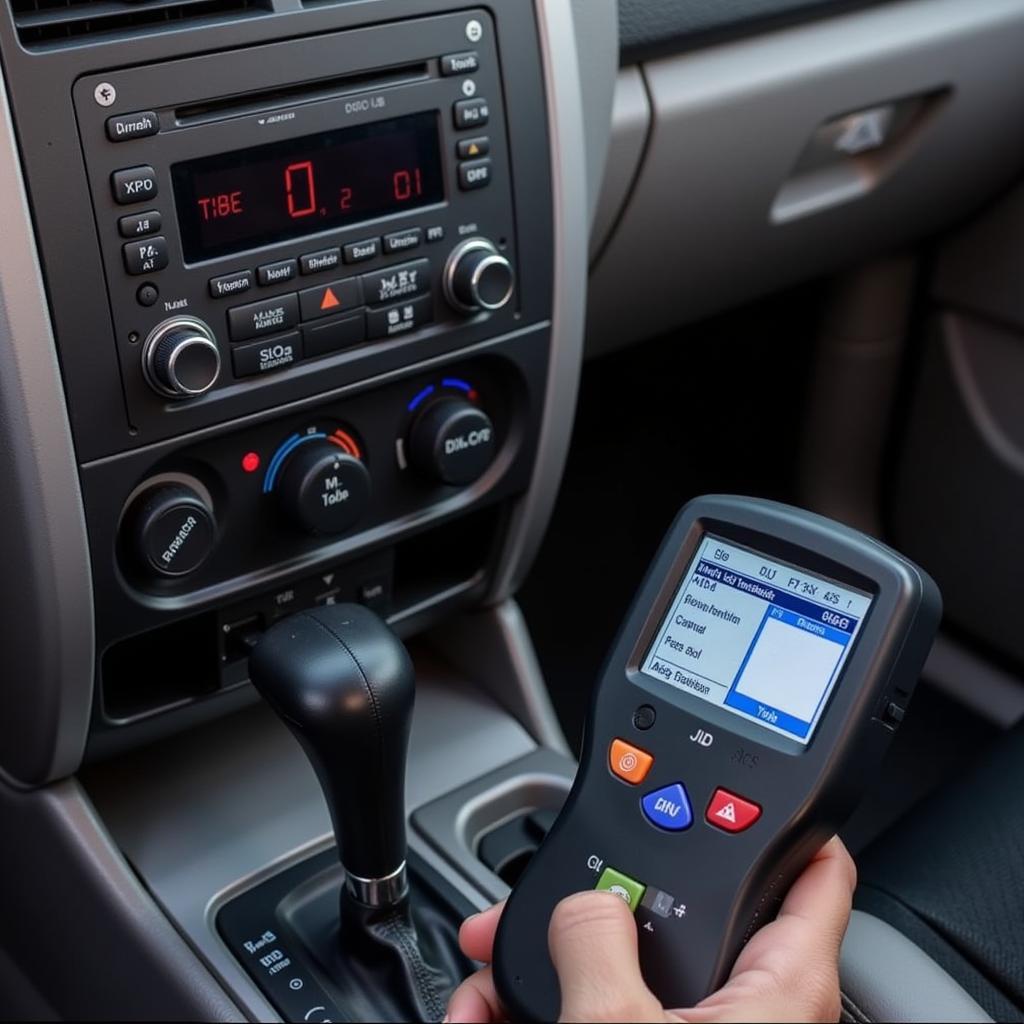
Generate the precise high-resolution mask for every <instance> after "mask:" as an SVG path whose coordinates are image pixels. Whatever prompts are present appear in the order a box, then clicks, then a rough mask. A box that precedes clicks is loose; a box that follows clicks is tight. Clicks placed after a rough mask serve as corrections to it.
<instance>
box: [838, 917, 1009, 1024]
mask: <svg viewBox="0 0 1024 1024" xmlns="http://www.w3.org/2000/svg"><path fill="white" fill-rule="evenodd" d="M839 976H840V980H841V982H842V988H843V1016H844V1018H845V1019H846V1020H854V1021H858V1022H864V1021H894V1022H903V1021H957V1022H961V1021H962V1022H984V1021H991V1020H992V1018H991V1017H989V1015H988V1014H987V1013H985V1011H984V1010H983V1009H982V1008H981V1007H980V1006H979V1005H978V1004H977V1003H976V1002H975V1001H974V1000H973V999H972V998H971V997H970V996H969V995H968V994H967V993H966V992H965V991H964V990H963V989H962V988H961V987H960V985H959V984H958V983H957V982H955V981H954V980H953V979H952V978H951V977H950V976H949V975H948V974H947V973H946V972H945V971H944V970H943V969H942V968H941V967H940V966H939V965H938V964H937V963H936V962H935V961H934V960H933V959H932V958H931V957H930V956H928V954H927V953H924V952H922V951H921V950H920V949H919V948H918V947H917V946H915V945H914V943H913V942H911V941H910V939H908V938H906V937H905V936H904V935H902V934H901V933H900V932H898V931H896V929H895V928H893V927H892V926H891V925H888V924H886V923H885V922H884V921H880V920H879V919H878V918H877V917H872V916H871V915H870V914H865V913H864V912H863V911H860V910H855V911H854V912H853V916H852V917H851V918H850V928H849V930H848V931H847V933H846V938H845V940H844V941H843V949H842V953H841V956H840V960H839Z"/></svg>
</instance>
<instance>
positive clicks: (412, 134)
mask: <svg viewBox="0 0 1024 1024" xmlns="http://www.w3.org/2000/svg"><path fill="white" fill-rule="evenodd" d="M364 8H365V9H364ZM385 8H386V10H385ZM315 13H316V17H313V12H310V14H309V15H308V16H305V17H303V18H302V19H295V20H294V22H293V31H291V32H288V33H281V32H280V31H277V32H275V31H272V25H271V22H272V21H273V20H274V19H273V17H269V16H268V19H267V20H265V21H263V22H261V21H260V19H259V18H257V17H254V18H252V19H250V20H247V21H245V22H244V24H241V25H238V26H235V27H236V28H238V29H239V30H244V31H243V32H241V35H245V34H248V35H249V36H250V38H248V39H243V38H241V35H240V34H239V32H235V33H229V32H227V31H226V28H227V26H221V25H219V24H217V23H210V24H209V25H206V24H205V23H203V27H202V28H201V30H200V25H199V23H197V24H196V26H194V27H192V29H191V31H190V32H185V33H175V32H173V31H170V30H167V29H164V30H161V31H157V30H152V31H146V32H132V33H129V32H124V33H120V34H118V33H114V32H105V31H104V32H100V31H98V29H95V27H94V29H95V30H96V31H97V34H96V35H95V37H93V36H90V35H89V34H88V33H89V32H92V31H94V29H90V28H88V27H83V25H82V24H80V23H79V22H77V21H76V22H74V24H75V25H76V26H77V28H78V29H83V36H82V38H81V39H77V37H76V42H75V44H74V45H71V44H69V43H67V41H66V40H58V41H54V40H53V39H51V38H50V37H49V36H44V35H41V34H40V33H38V32H36V33H35V34H33V33H30V32H28V30H27V29H26V27H25V24H26V23H25V22H24V20H21V21H17V20H16V22H15V24H14V26H13V30H14V32H15V33H16V34H17V36H18V38H17V42H15V41H13V40H10V41H9V43H8V45H9V47H10V55H11V71H12V72H13V73H12V74H10V76H9V77H10V81H11V92H12V105H13V108H14V112H15V117H16V127H17V130H18V133H19V137H20V140H21V144H22V148H23V154H24V161H25V165H26V168H27V170H28V172H29V173H28V175H27V178H28V181H29V182H30V183H31V194H30V195H29V200H30V202H31V208H32V211H33V214H34V218H35V223H36V231H37V238H38V244H39V249H40V255H41V261H42V266H43V269H44V273H45V280H46V285H47V289H48V294H49V309H50V315H51V317H52V323H53V328H54V336H55V343H56V350H57V352H58V355H59V360H60V367H61V371H62V378H63V388H64V392H65V397H66V402H67V408H68V412H69V416H70V428H71V434H72V438H73V444H74V452H75V458H76V461H77V464H78V474H79V482H80V486H81V498H82V504H83V511H84V517H85V523H86V528H87V536H88V555H89V562H90V565H91V594H90V599H91V602H92V605H93V607H94V613H95V629H94V650H95V656H94V657H95V662H94V664H95V675H94V682H95V685H94V688H93V700H92V705H91V715H90V718H91V725H90V730H89V741H88V751H89V755H88V756H90V757H97V756H104V755H106V754H108V753H110V752H111V751H113V750H117V749H123V748H125V747H126V746H130V745H131V744H132V743H134V742H137V741H138V739H139V738H144V737H150V736H153V735H156V734H158V733H163V732H166V731H168V730H173V729H174V728H177V727H179V726H180V725H182V724H185V723H188V722H193V721H195V720H196V719H197V718H203V717H207V716H208V715H211V714H216V713H218V712H220V711H223V710H228V709H230V708H233V707H236V706H237V705H238V703H239V702H244V701H246V700H249V699H251V693H250V691H249V689H248V687H246V686H245V685H244V684H245V682H246V674H245V658H246V656H247V655H248V653H249V650H250V649H251V647H252V645H253V643H254V642H255V640H256V639H257V638H258V636H259V635H260V634H261V633H262V632H263V631H264V630H265V629H267V628H268V626H269V625H270V624H272V623H273V622H274V621H275V620H276V618H278V617H279V616H280V615H283V614H286V613H288V612H292V611H295V610H296V609H299V608H303V607H314V606H317V605H330V604H333V603H336V602H338V601H346V600H355V601H360V602H364V603H366V604H367V605H369V606H371V607H373V608H374V609H375V610H376V611H378V612H380V613H381V614H383V615H384V616H386V617H387V618H388V619H389V620H390V621H391V623H392V624H394V625H396V626H397V627H398V628H400V629H401V630H403V631H404V632H406V633H408V632H410V631H413V630H419V629H422V628H423V627H425V626H427V625H429V624H430V623H431V622H434V621H437V620H438V618H439V617H440V616H443V615H445V614H446V613H449V612H450V611H452V610H453V609H454V608H457V607H458V606H460V605H465V604H467V603H469V602H472V601H474V600H479V599H480V598H482V597H484V596H485V595H487V594H488V593H492V592H494V591H495V589H496V587H497V586H498V584H499V581H500V580H501V579H502V577H503V573H507V571H508V569H509V566H508V564H507V556H508V555H509V553H510V552H513V551H514V550H515V549H516V547H517V544H518V541H517V539H516V537H517V535H518V534H520V533H521V531H522V523H517V522H516V517H517V515H518V513H519V512H520V511H521V510H522V509H523V506H524V499H526V498H527V496H528V493H529V491H530V487H531V482H533V481H534V480H535V476H536V473H537V471H538V467H539V466H540V465H542V464H543V463H544V462H545V459H546V458H548V455H546V454H545V448H544V445H545V444H546V445H547V450H548V452H549V453H550V452H551V451H552V449H551V441H552V439H551V438H550V437H548V438H547V439H546V440H545V439H544V438H543V437H542V434H543V432H544V429H545V426H546V425H550V422H551V421H550V415H548V417H547V418H546V415H545V413H546V410H547V412H548V413H549V414H550V411H551V407H552V406H553V405H554V404H555V403H560V404H562V405H563V406H564V403H565V402H566V400H567V401H568V403H569V410H571V403H572V399H573V392H574V387H575V376H574V371H573V372H572V374H571V375H567V373H566V370H567V369H569V367H568V366H565V365H563V366H562V367H559V366H558V365H556V364H558V363H559V362H563V361H564V358H565V352H566V341H565V340H564V338H562V337H560V336H559V335H556V334H553V320H554V317H555V315H556V310H555V275H556V271H557V267H556V214H555V209H554V205H553V203H554V194H553V190H552V175H551V167H552V155H551V143H552V134H551V126H550V123H549V120H548V111H549V108H548V105H547V100H546V92H545V84H544V78H543V74H542V65H541V60H540V50H539V48H538V25H537V23H536V21H535V19H534V14H533V11H532V10H531V8H530V7H529V6H528V5H524V4H518V3H511V2H510V3H505V4H498V5H496V6H494V7H492V8H469V9H465V10H460V11H455V12H452V11H447V10H445V9H444V8H443V6H441V5H439V4H436V3H413V4H385V3H383V2H382V0H378V2H376V3H374V4H369V5H357V4H344V3H342V4H337V5H330V4H323V5H322V6H319V7H317V8H316V12H315ZM41 18H42V16H41V15H40V16H39V17H37V18H35V19H34V20H33V19H29V26H30V27H31V26H36V25H37V22H39V21H40V20H41ZM97 24H98V25H100V24H107V23H105V22H98V23H97ZM8 28H9V29H10V26H8ZM76 30H77V29H76ZM175 36H181V37H182V38H183V39H185V40H187V44H186V45H171V41H172V39H173V38H174V37H175ZM44 68H48V69H50V77H49V78H48V79H47V85H46V86H45V88H46V90H47V93H48V94H55V93H56V90H55V89H54V84H53V83H54V78H53V75H54V74H55V73H57V74H58V75H59V73H61V72H63V73H65V74H69V73H72V72H73V77H72V80H71V81H69V82H68V88H69V98H70V104H68V103H67V100H62V101H61V104H60V105H59V106H58V107H57V108H56V109H59V110H65V111H66V113H67V118H70V119H71V120H70V121H69V120H68V119H67V118H65V119H64V120H63V123H60V122H61V118H59V117H48V116H46V115H45V113H44V110H45V107H44V105H43V103H42V102H41V97H40V96H38V95H33V89H34V88H35V87H39V88H42V87H43V86H42V78H41V77H40V75H39V72H40V71H41V70H42V69H44ZM54 98H56V97H55V96H54ZM67 129H70V130H67ZM65 130H67V131H66V134H67V135H68V137H69V138H68V139H65V137H64V134H65ZM68 141H71V142H73V143H74V146H73V147H72V146H68V145H67V142H68ZM570 344H571V345H572V346H574V347H576V346H578V339H576V340H575V341H574V342H572V343H570ZM553 346H557V349H556V350H555V354H554V355H553V354H552V353H553ZM577 351H578V350H577ZM576 360H577V365H578V354H577V357H576ZM553 375H557V376H558V377H559V380H558V382H557V383H556V385H555V390H554V391H553V390H552V384H553ZM569 410H567V411H569ZM567 411H566V412H567ZM566 412H563V413H561V414H560V415H562V416H565V415H566ZM566 423H567V420H566ZM566 440H567V434H565V432H564V428H562V427H560V436H558V437H556V438H555V448H554V454H555V456H556V459H557V458H558V452H559V451H560V450H564V444H565V442H566ZM553 482H554V481H553V480H550V481H549V483H548V486H549V487H550V486H551V484H552V483H553ZM547 500H550V499H549V498H548V499H547ZM510 531H515V532H514V533H510ZM520 539H522V538H521V537H520ZM503 560H504V561H505V563H506V564H505V565H504V566H503V564H502V562H503ZM506 579H507V577H506ZM140 666H146V668H145V670H144V671H141V672H140ZM183 713H185V714H183Z"/></svg>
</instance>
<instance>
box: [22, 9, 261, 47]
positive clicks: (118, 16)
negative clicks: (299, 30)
mask: <svg viewBox="0 0 1024 1024" xmlns="http://www.w3.org/2000/svg"><path fill="white" fill-rule="evenodd" d="M10 3H11V9H12V11H13V13H14V24H15V26H16V27H17V29H18V38H19V39H20V40H21V41H22V43H24V44H25V45H26V46H28V47H29V48H31V49H48V48H50V47H54V46H59V45H60V44H61V43H63V42H65V41H69V40H74V39H77V38H79V37H81V36H91V35H106V36H111V35H132V34H133V30H136V29H141V30H143V31H145V30H147V29H149V30H154V31H159V30H160V29H171V28H178V27H181V26H182V25H183V24H184V23H186V22H187V23H190V24H194V23H196V22H202V21H203V20H210V19H215V18H224V17H237V16H239V15H242V16H248V15H255V14H266V13H267V12H268V11H270V10H271V0H10Z"/></svg>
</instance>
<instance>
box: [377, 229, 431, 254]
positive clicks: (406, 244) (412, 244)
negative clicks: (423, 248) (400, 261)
mask: <svg viewBox="0 0 1024 1024" xmlns="http://www.w3.org/2000/svg"><path fill="white" fill-rule="evenodd" d="M422 241H423V231H422V229H421V228H406V229H405V231H393V232H392V233H391V234H390V235H385V236H384V251H385V252H386V253H388V254H389V255H390V254H391V253H396V252H405V250H406V249H418V248H419V245H420V243H421V242H422Z"/></svg>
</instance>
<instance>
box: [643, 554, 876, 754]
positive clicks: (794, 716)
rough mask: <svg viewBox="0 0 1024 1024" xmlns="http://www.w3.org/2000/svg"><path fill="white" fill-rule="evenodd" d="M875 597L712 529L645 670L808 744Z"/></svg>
mask: <svg viewBox="0 0 1024 1024" xmlns="http://www.w3.org/2000/svg"><path fill="white" fill-rule="evenodd" d="M870 604H871V597H870V595H868V594H865V593H862V592H861V591H859V590H854V589H852V588H850V587H848V586H845V585H843V584H839V583H837V582H835V581H834V580H830V579H827V578H825V577H822V576H817V575H815V574H812V573H809V572H807V571H806V570H804V569H801V568H799V567H797V566H793V565H789V564H787V563H784V562H779V561H776V560H774V559H771V558H768V557H766V556H764V555H762V554H760V553H758V552H757V551H754V550H753V549H751V548H747V547H743V546H741V545H738V544H734V543H732V542H731V541H725V540H723V539H721V538H719V537H714V536H712V535H710V534H707V535H705V536H704V538H703V539H702V540H701V542H700V544H699V546H698V549H697V553H696V555H695V556H694V559H693V561H692V562H691V564H690V566H689V568H688V569H687V571H686V573H685V575H684V576H683V579H682V582H681V583H680V586H679V589H678V590H677V592H676V593H675V595H674V596H673V599H672V602H671V604H670V606H669V612H668V615H667V616H666V617H665V619H664V621H663V622H662V623H661V625H660V626H659V628H658V632H657V633H656V635H655V639H654V643H653V645H652V647H651V650H650V651H649V652H648V654H647V657H646V658H645V659H644V662H643V664H642V666H641V671H642V672H643V673H644V674H645V675H647V676H650V677H652V678H655V679H660V680H662V681H664V682H665V683H667V684H669V685H671V686H674V687H677V688H679V689H681V690H684V691H685V692H687V693H690V694H693V695H694V696H696V697H699V698H701V699H703V700H706V701H709V702H711V703H714V704H718V705H720V706H721V707H723V708H725V709H727V710H729V711H731V712H733V713H734V714H737V715H740V716H741V717H743V718H747V719H751V720H753V721H755V722H757V723H759V724H760V725H762V726H764V727H765V728H766V729H770V730H772V731H774V732H777V733H781V734H783V735H785V736H789V737H791V738H793V739H796V740H798V741H799V742H800V743H807V742H808V741H809V739H810V737H811V734H812V733H813V732H814V729H815V727H816V726H817V724H818V721H819V720H820V718H821V714H822V712H823V710H824V707H825V704H826V702H827V701H828V697H829V695H830V694H831V692H832V690H833V688H834V687H835V685H836V682H837V680H838V678H839V675H840V673H841V671H842V667H843V664H844V663H845V661H846V658H847V656H848V655H849V652H850V648H851V646H852V644H853V640H854V638H855V637H856V635H857V632H858V630H859V629H860V626H861V623H862V622H863V620H864V616H865V614H866V613H867V610H868V608H869V607H870Z"/></svg>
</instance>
